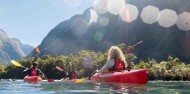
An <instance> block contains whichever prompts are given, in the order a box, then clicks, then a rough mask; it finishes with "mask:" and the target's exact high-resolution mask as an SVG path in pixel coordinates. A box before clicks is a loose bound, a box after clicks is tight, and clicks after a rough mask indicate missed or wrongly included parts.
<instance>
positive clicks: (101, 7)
mask: <svg viewBox="0 0 190 94" xmlns="http://www.w3.org/2000/svg"><path fill="white" fill-rule="evenodd" d="M107 2H108V0H94V2H93V8H94V10H95V11H96V12H97V13H100V14H104V13H106V12H107V7H106V6H107Z"/></svg>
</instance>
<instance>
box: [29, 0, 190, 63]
mask: <svg viewBox="0 0 190 94" xmlns="http://www.w3.org/2000/svg"><path fill="white" fill-rule="evenodd" d="M106 3H107V0H104V3H103V4H100V5H99V6H98V8H99V7H102V8H100V9H101V10H104V9H106V8H105V7H104V4H106ZM189 3H190V1H185V0H159V1H158V0H127V1H126V4H128V5H127V7H128V8H127V9H126V11H127V13H125V14H124V15H125V16H123V17H124V18H122V16H120V15H117V14H113V13H111V12H107V11H106V12H105V11H100V12H98V10H99V9H95V8H96V7H94V8H89V9H87V10H86V11H85V12H84V13H83V14H79V15H75V16H73V17H72V18H70V19H69V20H66V21H63V22H61V23H60V24H58V25H57V26H56V27H55V28H53V29H52V30H51V31H50V32H49V34H48V35H47V36H46V37H45V38H44V40H43V41H42V43H41V45H40V46H39V48H40V49H41V53H40V55H43V54H52V55H59V54H70V53H77V52H78V51H80V50H83V49H84V50H94V51H103V52H104V51H105V50H107V49H108V48H109V47H110V46H112V45H117V44H120V43H126V44H127V45H132V44H135V43H136V42H138V41H140V40H143V43H142V44H141V45H139V46H137V47H136V48H135V49H134V50H133V53H135V54H136V55H137V57H138V60H140V59H141V60H143V59H147V58H155V59H157V60H165V59H167V57H168V56H169V55H171V56H174V57H179V58H180V59H182V60H183V61H185V62H187V63H190V50H189V49H190V48H189V47H190V46H189V44H190V38H189V37H190V32H189V30H188V29H183V30H182V29H180V28H179V26H177V25H176V23H177V22H178V23H179V22H180V21H179V19H177V18H176V15H177V16H179V15H180V14H181V13H183V12H188V11H190V8H189V6H188V5H189ZM101 5H102V6H101ZM113 5H114V4H113ZM130 6H132V7H130ZM147 6H151V7H153V11H157V10H158V12H159V13H158V15H156V18H155V22H153V21H152V20H151V21H152V22H151V21H150V22H151V23H149V24H147V23H146V22H144V20H145V21H146V20H147V21H149V20H150V19H153V18H151V17H154V14H156V13H149V15H145V18H146V17H147V19H143V18H142V17H143V9H144V8H145V7H147ZM165 9H166V10H165ZM168 9H169V13H170V14H167V13H166V14H164V12H168ZM107 10H108V11H109V9H107ZM163 10H164V11H163ZM135 11H136V12H135ZM173 11H174V12H173ZM104 12H105V13H104ZM135 13H136V14H135ZM162 14H163V15H162ZM171 14H174V16H173V15H171ZM168 15H169V16H168ZM170 15H171V16H170ZM161 16H163V17H162V18H161ZM135 17H136V18H135ZM123 19H124V20H123ZM125 20H127V22H126V21H125ZM187 20H188V18H187ZM172 22H175V23H174V24H173V23H172ZM182 22H183V21H182ZM179 24H180V23H179ZM189 24H190V21H189V20H188V21H187V22H186V23H185V25H187V26H189ZM189 27H190V26H189ZM182 28H185V27H182ZM187 28H188V27H187ZM31 55H35V52H33V53H32V54H31Z"/></svg>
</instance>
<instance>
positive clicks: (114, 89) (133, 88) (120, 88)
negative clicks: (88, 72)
mask: <svg viewBox="0 0 190 94" xmlns="http://www.w3.org/2000/svg"><path fill="white" fill-rule="evenodd" d="M94 89H95V90H99V91H109V93H114V94H115V93H122V94H123V93H124V94H126V93H127V94H128V93H130V94H131V93H132V94H133V93H137V92H147V91H148V90H149V88H148V86H147V84H145V85H139V84H124V83H120V84H118V83H97V84H94Z"/></svg>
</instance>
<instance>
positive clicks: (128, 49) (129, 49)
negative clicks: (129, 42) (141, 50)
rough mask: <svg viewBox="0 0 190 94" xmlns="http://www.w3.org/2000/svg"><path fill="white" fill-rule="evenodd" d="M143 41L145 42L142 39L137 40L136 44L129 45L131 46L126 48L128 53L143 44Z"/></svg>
mask: <svg viewBox="0 0 190 94" xmlns="http://www.w3.org/2000/svg"><path fill="white" fill-rule="evenodd" d="M142 42H143V41H142V40H141V41H139V42H137V43H136V44H134V45H133V46H129V47H128V48H127V50H126V53H127V54H128V53H129V52H130V51H131V50H132V49H134V48H135V46H137V45H139V44H141V43H142Z"/></svg>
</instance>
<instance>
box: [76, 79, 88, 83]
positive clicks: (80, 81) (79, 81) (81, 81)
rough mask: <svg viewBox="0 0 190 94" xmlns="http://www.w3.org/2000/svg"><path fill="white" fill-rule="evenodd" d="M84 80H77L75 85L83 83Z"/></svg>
mask: <svg viewBox="0 0 190 94" xmlns="http://www.w3.org/2000/svg"><path fill="white" fill-rule="evenodd" d="M85 80H86V79H77V80H76V81H75V83H83V82H84V81H85Z"/></svg>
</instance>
